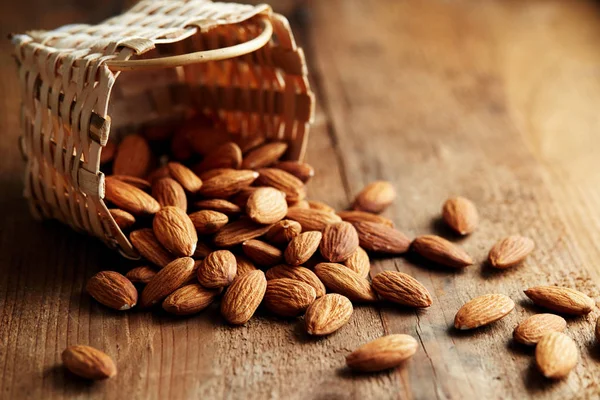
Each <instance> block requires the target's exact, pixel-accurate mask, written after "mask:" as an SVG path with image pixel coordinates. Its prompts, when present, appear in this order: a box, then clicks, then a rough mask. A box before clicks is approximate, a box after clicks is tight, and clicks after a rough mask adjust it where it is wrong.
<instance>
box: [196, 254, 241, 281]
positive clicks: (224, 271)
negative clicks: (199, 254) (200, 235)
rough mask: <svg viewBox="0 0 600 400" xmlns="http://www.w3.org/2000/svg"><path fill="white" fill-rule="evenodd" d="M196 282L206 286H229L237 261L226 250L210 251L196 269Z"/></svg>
mask: <svg viewBox="0 0 600 400" xmlns="http://www.w3.org/2000/svg"><path fill="white" fill-rule="evenodd" d="M196 273H197V276H198V282H200V284H201V285H202V286H204V287H206V288H211V289H212V288H220V287H225V286H229V285H230V284H231V282H233V280H234V279H235V276H236V274H237V261H236V259H235V256H234V255H233V253H231V252H230V251H228V250H217V251H213V252H212V253H210V254H209V255H208V256H207V257H206V258H205V259H204V260H202V264H201V265H200V267H199V268H198V270H197V272H196Z"/></svg>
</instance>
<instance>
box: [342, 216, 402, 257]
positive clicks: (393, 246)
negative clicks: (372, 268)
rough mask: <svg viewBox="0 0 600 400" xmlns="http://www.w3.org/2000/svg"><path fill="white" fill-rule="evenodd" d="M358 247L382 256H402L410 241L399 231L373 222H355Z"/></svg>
mask: <svg viewBox="0 0 600 400" xmlns="http://www.w3.org/2000/svg"><path fill="white" fill-rule="evenodd" d="M353 225H354V228H355V229H356V232H357V233H358V239H359V243H360V246H361V247H362V248H363V249H365V250H368V251H372V252H375V253H382V254H404V253H406V252H407V251H408V249H409V247H410V240H409V239H408V238H407V237H406V236H405V235H404V234H403V233H402V232H400V231H398V230H396V229H394V228H390V227H389V226H387V225H384V224H378V223H374V222H355V223H354V224H353Z"/></svg>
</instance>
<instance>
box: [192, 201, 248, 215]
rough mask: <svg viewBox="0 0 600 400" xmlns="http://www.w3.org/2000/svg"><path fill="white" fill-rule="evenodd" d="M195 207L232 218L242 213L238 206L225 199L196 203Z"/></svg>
mask: <svg viewBox="0 0 600 400" xmlns="http://www.w3.org/2000/svg"><path fill="white" fill-rule="evenodd" d="M194 207H196V208H197V209H200V210H211V211H217V212H220V213H223V214H225V215H227V216H230V217H231V216H234V215H238V214H240V213H241V212H242V209H241V208H240V207H239V206H238V205H236V204H233V203H232V202H230V201H227V200H223V199H208V200H200V201H197V202H195V203H194Z"/></svg>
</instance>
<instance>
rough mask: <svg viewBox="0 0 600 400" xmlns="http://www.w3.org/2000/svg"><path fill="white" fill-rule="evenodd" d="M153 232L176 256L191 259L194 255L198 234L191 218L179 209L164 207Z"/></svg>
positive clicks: (157, 216)
mask: <svg viewBox="0 0 600 400" xmlns="http://www.w3.org/2000/svg"><path fill="white" fill-rule="evenodd" d="M152 230H153V231H154V235H156V239H158V241H159V242H160V243H161V244H162V245H163V246H164V247H165V248H166V249H167V250H169V251H170V252H171V253H173V254H174V255H176V256H179V257H189V256H192V255H193V254H194V251H195V250H196V244H197V243H198V234H197V233H196V229H195V228H194V224H193V223H192V220H191V219H190V217H188V215H187V214H186V213H185V211H183V210H182V209H180V208H179V207H172V206H169V207H163V208H162V209H161V210H160V211H159V212H157V213H156V215H155V216H154V220H153V221H152Z"/></svg>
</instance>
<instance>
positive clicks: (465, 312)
mask: <svg viewBox="0 0 600 400" xmlns="http://www.w3.org/2000/svg"><path fill="white" fill-rule="evenodd" d="M514 308H515V302H514V301H512V299H511V298H510V297H508V296H505V295H503V294H485V295H483V296H479V297H475V298H474V299H472V300H470V301H468V302H467V303H465V304H464V305H463V306H462V307H461V308H460V310H458V312H457V313H456V316H455V317H454V327H455V328H456V329H460V330H467V329H475V328H479V327H480V326H484V325H487V324H491V323H492V322H494V321H498V320H499V319H501V318H504V317H505V316H506V315H508V314H509V313H510V312H511V311H512V310H513V309H514Z"/></svg>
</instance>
